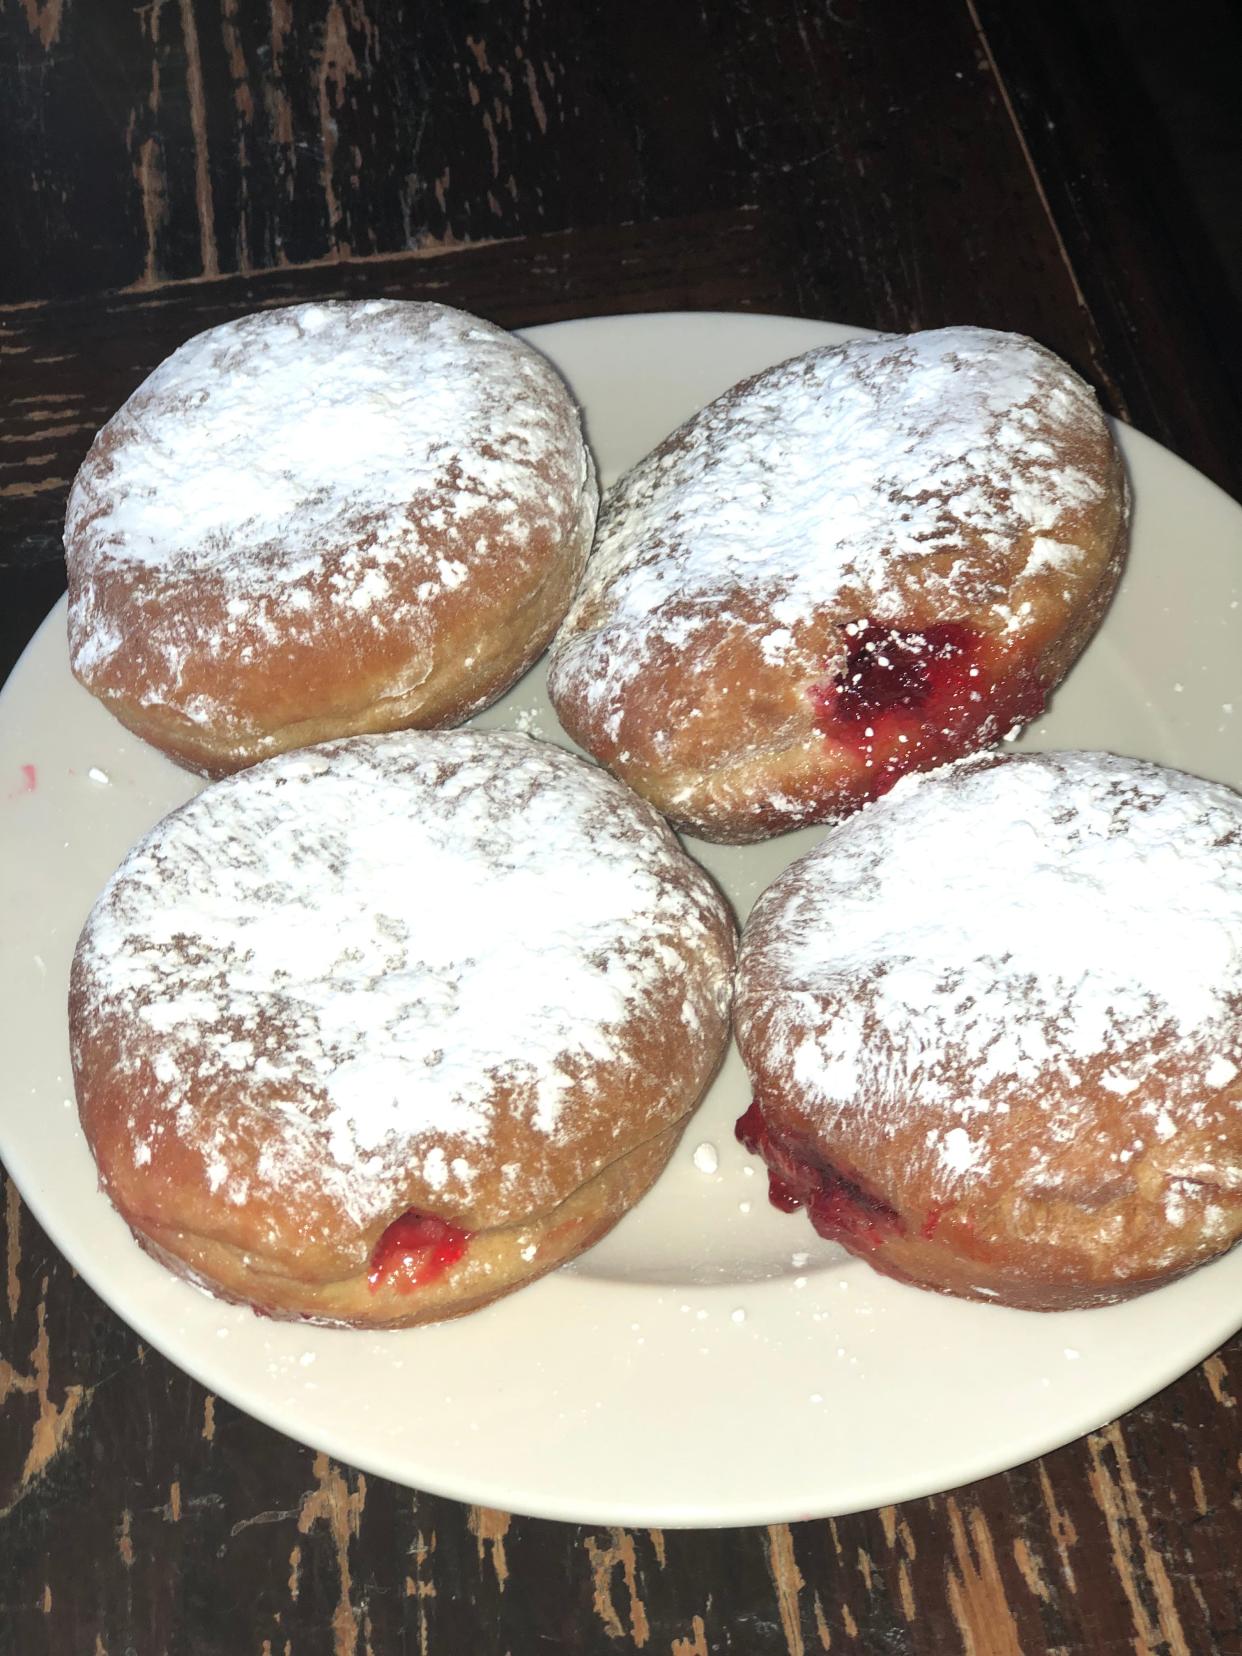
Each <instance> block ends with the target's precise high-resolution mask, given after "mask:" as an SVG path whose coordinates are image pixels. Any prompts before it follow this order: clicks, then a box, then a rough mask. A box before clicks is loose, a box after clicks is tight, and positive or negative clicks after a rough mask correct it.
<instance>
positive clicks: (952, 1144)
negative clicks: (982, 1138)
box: [940, 1127, 983, 1173]
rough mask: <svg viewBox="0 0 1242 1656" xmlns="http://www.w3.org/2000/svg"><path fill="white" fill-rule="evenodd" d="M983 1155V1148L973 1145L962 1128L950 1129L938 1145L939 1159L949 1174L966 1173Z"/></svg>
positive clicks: (968, 1135)
mask: <svg viewBox="0 0 1242 1656" xmlns="http://www.w3.org/2000/svg"><path fill="white" fill-rule="evenodd" d="M982 1155H983V1146H982V1145H979V1144H976V1143H974V1141H973V1140H972V1139H971V1136H970V1134H969V1133H968V1132H967V1131H966V1129H965V1128H964V1127H952V1128H950V1130H949V1131H948V1132H947V1133H946V1134H945V1135H944V1138H943V1140H942V1141H941V1145H940V1159H941V1161H942V1162H943V1163H944V1165H945V1167H946V1168H948V1170H949V1172H950V1173H967V1172H969V1171H970V1169H971V1168H972V1167H974V1166H975V1164H976V1162H978V1161H979V1159H980V1158H981V1156H982Z"/></svg>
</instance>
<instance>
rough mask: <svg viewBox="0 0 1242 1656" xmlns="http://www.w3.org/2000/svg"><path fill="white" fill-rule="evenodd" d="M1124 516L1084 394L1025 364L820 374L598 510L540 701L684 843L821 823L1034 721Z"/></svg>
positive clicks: (1108, 576)
mask: <svg viewBox="0 0 1242 1656" xmlns="http://www.w3.org/2000/svg"><path fill="white" fill-rule="evenodd" d="M1126 518H1127V507H1126V488H1125V480H1124V475H1123V472H1122V467H1121V462H1120V458H1119V456H1118V453H1117V450H1116V447H1115V445H1114V443H1113V440H1112V437H1111V435H1110V433H1109V430H1108V427H1107V425H1106V423H1105V421H1104V418H1103V416H1102V415H1101V413H1100V410H1099V407H1098V405H1097V403H1096V400H1095V398H1094V396H1093V395H1092V393H1091V391H1090V389H1089V388H1088V387H1087V386H1086V385H1084V384H1083V382H1082V381H1081V380H1080V379H1078V377H1077V376H1076V375H1075V374H1074V373H1072V372H1071V370H1070V369H1069V368H1067V367H1066V365H1065V364H1064V363H1063V362H1060V361H1059V360H1058V359H1057V358H1056V357H1054V356H1053V355H1052V354H1051V353H1050V352H1048V351H1046V350H1043V349H1042V348H1041V347H1040V346H1038V345H1035V344H1033V343H1032V342H1031V341H1030V340H1027V339H1022V338H1019V337H1018V336H1016V335H1013V334H1002V333H994V332H991V331H989V330H987V329H982V328H944V329H940V330H938V331H936V332H931V333H919V334H911V335H909V336H908V337H895V336H880V337H873V338H867V339H858V340H852V341H850V342H849V343H847V344H844V345H835V346H828V347H825V348H822V349H819V350H814V351H810V352H808V353H807V354H806V355H805V356H801V357H796V358H794V359H793V360H792V361H790V362H786V363H783V364H781V365H780V366H778V367H775V368H771V369H768V370H767V371H766V372H765V373H761V374H758V375H756V376H755V377H754V378H753V379H750V380H747V381H746V382H744V383H743V384H741V385H739V386H736V387H735V388H734V389H733V390H732V391H729V392H727V393H726V394H725V395H724V396H723V397H720V398H718V399H717V400H716V401H715V402H714V403H712V404H711V405H710V406H709V407H708V408H706V409H704V410H703V411H702V412H701V413H700V414H698V415H696V416H695V417H694V418H693V419H692V420H690V421H689V422H688V423H687V424H686V425H684V426H682V427H681V429H680V430H679V431H676V432H674V433H673V435H672V436H671V437H669V438H667V439H666V440H665V441H664V442H663V443H661V444H660V445H659V447H658V448H657V449H655V450H654V452H653V453H651V454H650V455H648V456H647V458H646V459H645V460H642V461H640V463H639V464H638V465H637V466H636V467H635V468H634V469H633V470H632V471H631V472H630V473H629V474H628V475H627V476H626V477H624V478H623V479H622V480H621V481H620V482H619V483H618V484H617V485H616V487H615V488H614V489H612V490H611V491H610V493H609V495H608V496H607V498H606V500H605V502H604V507H603V510H602V512H601V515H600V522H599V532H598V536H597V540H596V546H595V550H594V552H593V553H592V556H591V560H590V563H589V564H588V566H587V574H586V578H585V580H584V582H583V585H582V587H581V590H580V592H579V595H578V597H577V598H576V600H575V601H574V604H573V606H572V608H571V610H570V613H569V615H568V616H567V618H566V621H565V625H564V627H563V628H562V630H561V633H560V635H559V636H558V638H557V640H556V643H555V644H554V646H553V652H552V659H551V672H550V678H549V687H550V690H551V694H552V699H553V701H554V703H555V705H556V708H557V712H558V714H559V715H560V718H561V721H562V723H563V724H564V725H565V728H566V729H567V730H568V731H569V733H570V735H571V736H573V738H574V739H575V741H577V742H579V743H580V744H581V745H582V746H584V747H586V748H587V749H589V750H590V752H591V753H593V754H594V755H595V756H596V757H597V758H598V759H600V760H602V761H603V762H604V763H605V764H607V765H608V766H610V767H611V768H612V769H613V770H614V771H615V772H616V773H617V774H618V775H619V776H621V777H623V778H624V779H625V780H626V781H627V782H629V783H630V785H631V786H632V787H634V788H636V789H637V790H638V792H639V793H641V794H643V795H644V797H645V798H647V799H650V800H652V801H653V802H654V803H655V804H656V805H658V806H659V807H660V809H661V810H662V811H665V812H666V813H667V814H668V815H669V816H670V817H671V818H672V819H673V820H674V822H676V823H677V824H678V825H680V826H681V827H684V828H687V829H689V830H690V832H692V833H696V834H701V835H704V836H705V837H706V838H708V839H719V840H737V841H742V840H755V839H762V838H765V837H767V836H769V835H771V834H775V833H779V832H782V831H783V830H785V829H787V828H791V827H796V826H797V825H799V824H801V823H807V822H822V821H832V820H836V819H837V818H839V817H841V816H843V815H844V814H846V813H847V812H849V811H850V810H852V809H854V808H855V807H857V806H858V805H859V804H861V803H862V802H863V801H864V800H866V799H869V798H872V797H875V796H876V795H878V794H880V793H882V792H883V791H884V790H885V789H886V788H888V787H890V786H891V785H892V783H893V782H894V781H895V780H896V779H897V777H898V776H900V775H902V774H903V773H904V772H906V771H908V770H923V769H928V768H930V767H931V766H934V765H936V764H939V763H941V762H942V761H944V760H946V759H950V758H954V757H956V756H957V755H959V754H962V753H964V752H969V751H971V750H973V749H976V748H979V747H983V746H986V745H988V744H989V743H991V742H994V741H996V740H998V739H999V738H1000V737H1001V736H1003V735H1004V734H1005V733H1006V731H1008V730H1009V729H1010V728H1011V727H1012V726H1013V725H1015V724H1020V723H1021V722H1023V721H1024V720H1027V719H1029V718H1031V717H1033V716H1034V715H1035V714H1037V713H1038V712H1039V711H1040V710H1041V709H1042V707H1043V703H1044V699H1045V697H1046V696H1047V695H1048V693H1049V691H1050V690H1052V689H1053V687H1054V686H1055V685H1056V684H1058V683H1059V682H1060V680H1061V679H1062V677H1063V676H1064V674H1065V673H1066V671H1067V670H1068V669H1069V667H1070V665H1071V663H1072V662H1073V661H1074V659H1075V657H1076V656H1077V655H1078V653H1079V652H1080V651H1081V649H1082V648H1083V646H1084V645H1085V643H1086V642H1087V640H1088V639H1089V638H1090V636H1091V634H1092V633H1093V632H1094V631H1095V629H1096V627H1097V626H1098V624H1099V622H1100V620H1101V618H1102V616H1103V613H1104V610H1105V608H1106V606H1107V603H1108V600H1109V597H1110V596H1111V594H1112V591H1113V588H1114V586H1115V584H1116V581H1117V577H1118V574H1119V571H1120V567H1121V561H1122V557H1123V553H1124V547H1125V539H1126Z"/></svg>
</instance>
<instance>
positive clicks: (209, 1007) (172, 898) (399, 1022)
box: [74, 731, 731, 1225]
mask: <svg viewBox="0 0 1242 1656" xmlns="http://www.w3.org/2000/svg"><path fill="white" fill-rule="evenodd" d="M725 912H726V911H725V908H724V903H723V899H722V898H721V897H720V896H719V894H718V893H717V892H716V890H715V888H714V887H713V886H712V885H711V882H710V881H709V880H708V878H707V876H706V875H705V874H703V873H702V871H701V870H698V869H697V868H696V867H695V866H694V865H693V864H691V863H690V862H689V860H688V859H687V858H685V857H684V855H683V854H682V853H681V851H680V849H679V848H678V846H677V844H676V842H675V841H674V840H673V838H672V836H671V834H669V833H668V831H667V830H666V829H665V827H664V825H663V823H662V822H661V820H660V819H659V817H658V816H657V815H656V813H655V812H654V811H652V810H650V808H649V807H647V806H645V805H643V804H642V803H641V802H640V801H638V800H635V799H632V797H631V796H629V795H628V794H627V793H626V791H625V790H624V789H623V788H622V787H621V785H620V784H618V783H617V782H615V781H614V780H613V779H612V778H610V777H608V776H606V775H605V774H604V773H603V772H600V771H598V770H596V769H595V768H594V767H592V766H590V765H588V764H586V763H585V762H584V761H582V760H580V759H578V758H576V757H575V756H573V755H570V754H567V753H565V752H564V751H562V750H561V749H559V748H555V747H552V746H549V745H547V744H544V743H540V742H536V741H533V740H531V739H530V738H528V737H525V736H521V735H515V734H511V733H476V732H464V731H463V732H455V733H452V734H424V733H412V732H411V733H404V734H400V735H394V736H386V737H362V738H356V739H353V740H350V741H345V742H340V743H332V744H326V745H325V746H323V747H319V748H312V749H306V750H302V751H299V752H294V753H289V754H286V755H283V756H281V757H280V758H277V759H274V760H271V761H268V762H266V763H265V764H263V765H261V766H258V767H256V768H255V769H252V770H249V771H245V772H242V773H241V774H239V775H237V776H235V777H232V778H229V779H228V780H226V781H224V782H221V783H218V784H216V785H215V786H213V787H211V788H209V789H207V790H206V791H205V792H203V793H201V794H199V795H198V796H197V797H196V798H195V799H194V800H192V801H191V802H190V803H189V804H188V805H187V806H185V807H183V808H182V809H181V810H180V811H177V812H175V813H174V814H173V815H172V816H170V817H168V818H166V819H165V820H164V821H163V822H162V823H160V824H159V825H157V827H156V828H155V829H154V830H153V831H152V832H151V833H150V834H149V835H148V836H147V837H146V838H145V839H144V840H143V841H141V842H140V843H139V844H138V845H137V846H136V847H135V848H134V850H133V851H131V853H130V854H129V856H128V857H127V858H126V860H125V862H124V863H123V864H122V865H121V867H120V869H119V870H118V871H117V873H116V874H115V875H114V876H113V878H112V880H111V882H110V883H109V885H108V886H107V887H106V889H105V891H104V893H103V894H102V896H101V897H100V899H99V901H98V903H97V904H96V906H95V909H94V910H93V912H92V915H91V918H90V920H89V921H88V924H87V927H86V929H85V931H84V933H83V937H82V940H81V943H80V945H79V951H78V957H77V960H76V962H75V973H74V985H75V987H74V996H75V1003H76V1022H77V1026H78V1027H79V1028H80V1029H85V1030H88V1031H91V1032H92V1033H93V1032H95V1031H97V1030H98V1029H99V1027H100V1026H101V1025H107V1024H108V1023H109V1022H115V1023H116V1024H117V1026H118V1027H119V1029H120V1030H121V1031H122V1036H121V1038H120V1039H119V1040H118V1050H119V1053H120V1057H119V1058H118V1060H117V1061H118V1062H119V1063H121V1064H122V1066H128V1071H129V1073H131V1074H132V1076H133V1085H134V1086H135V1088H138V1089H143V1090H144V1091H145V1092H146V1094H147V1095H148V1096H150V1097H153V1098H154V1099H155V1101H156V1102H155V1110H154V1126H153V1127H152V1129H151V1131H152V1133H153V1135H154V1136H156V1137H157V1138H158V1137H159V1136H160V1135H163V1134H167V1135H170V1136H172V1137H174V1138H177V1139H179V1140H180V1141H182V1142H184V1143H185V1144H188V1145H190V1146H192V1147H194V1148H196V1149H197V1150H198V1151H199V1152H200V1154H201V1155H202V1157H203V1160H204V1163H205V1167H206V1176H207V1180H208V1183H209V1185H210V1186H211V1188H212V1189H213V1190H215V1189H219V1188H221V1187H223V1188H224V1190H225V1194H226V1198H227V1199H228V1200H230V1201H236V1202H239V1203H240V1202H244V1201H246V1200H247V1198H248V1195H249V1191H248V1187H247V1181H248V1179H250V1178H256V1177H257V1178H258V1179H259V1180H260V1181H261V1182H262V1184H263V1185H264V1187H265V1189H266V1190H267V1191H268V1192H269V1193H270V1191H271V1190H273V1189H275V1190H281V1189H283V1188H286V1187H287V1188H289V1190H290V1191H293V1190H296V1188H297V1187H298V1186H299V1185H300V1184H302V1183H305V1182H310V1183H312V1184H320V1183H322V1185H323V1186H324V1188H326V1189H327V1190H329V1191H330V1192H332V1193H333V1195H334V1197H335V1199H336V1200H337V1201H338V1202H339V1204H340V1206H341V1208H342V1209H343V1211H344V1212H345V1213H347V1214H348V1215H349V1216H350V1218H351V1219H352V1220H354V1221H355V1222H356V1223H358V1224H359V1225H366V1224H367V1223H369V1222H370V1221H371V1220H373V1219H374V1217H375V1216H376V1215H380V1214H384V1213H386V1212H387V1211H388V1209H389V1208H390V1207H391V1205H392V1203H393V1200H394V1191H395V1190H399V1189H400V1188H401V1185H402V1181H403V1180H404V1179H405V1177H406V1174H407V1170H408V1169H409V1168H410V1167H411V1166H412V1167H414V1168H415V1169H417V1170H418V1173H419V1176H420V1177H421V1180H422V1181H423V1185H424V1186H425V1187H426V1188H427V1189H429V1190H430V1191H433V1192H444V1193H446V1195H447V1196H448V1197H450V1198H456V1199H458V1200H468V1199H469V1197H470V1196H471V1193H472V1189H473V1186H474V1182H475V1179H476V1173H477V1165H476V1164H477V1160H478V1158H479V1156H484V1157H486V1156H488V1155H492V1156H493V1157H494V1155H495V1150H494V1142H493V1141H494V1133H495V1131H496V1128H497V1115H496V1112H497V1110H502V1111H503V1112H507V1115H508V1117H509V1118H510V1120H511V1123H512V1122H514V1121H520V1122H522V1123H523V1124H524V1130H525V1131H526V1133H527V1135H528V1138H529V1141H530V1143H531V1144H533V1145H534V1146H535V1150H534V1151H532V1152H531V1154H532V1159H536V1158H537V1154H538V1146H539V1145H540V1144H541V1143H552V1142H554V1141H556V1140H557V1139H558V1136H560V1135H563V1134H564V1133H565V1132H566V1131H567V1130H569V1129H572V1130H579V1128H580V1123H578V1124H575V1123H567V1121H566V1119H565V1113H564V1112H565V1109H566V1107H567V1105H568V1104H569V1103H571V1102H573V1101H574V1100H576V1101H577V1102H576V1104H575V1107H576V1108H580V1107H581V1097H582V1093H583V1085H584V1084H583V1080H582V1078H583V1076H584V1074H587V1075H589V1073H590V1071H591V1066H592V1065H596V1064H601V1063H602V1064H605V1065H607V1064H609V1063H612V1062H613V1061H614V1060H615V1061H624V1053H625V1050H626V1048H625V1043H624V1041H623V1040H622V1038H621V1037H622V1032H623V1031H624V1030H625V1029H626V1026H627V1025H630V1024H632V1022H633V1021H634V1020H635V1019H638V1020H641V1019H642V1018H643V1017H644V1015H645V1014H649V1015H653V1016H654V1015H663V1013H664V1009H665V1008H666V1006H667V1003H668V1001H669V998H670V995H671V996H672V997H673V1004H674V1006H680V1007H681V1010H682V1018H683V1022H684V1026H685V1039H686V1041H687V1043H688V1044H689V1045H690V1046H691V1047H693V1046H694V1045H695V1043H696V1042H697V1041H699V1040H700V1031H701V1030H702V1027H703V1025H704V1024H705V1022H707V1021H708V1019H707V1014H708V1013H709V1012H710V1014H711V1017H712V1019H713V1020H714V1022H715V1027H716V1028H718V1027H719V1019H720V1017H721V1016H722V1015H723V1011H724V1009H725V1008H726V1007H727V1002H728V995H729V991H730V987H731V984H730V966H731V958H730V956H729V951H728V950H727V949H725V948H722V947H721V943H720V939H721V936H722V935H727V930H728V926H727V921H725V919H724V915H725ZM687 957H688V958H690V959H695V958H696V957H698V958H701V961H702V969H701V971H699V972H698V973H697V974H696V973H695V972H686V970H685V961H686V959H687ZM670 982H671V983H672V986H673V987H672V989H671V990H670ZM712 1040H714V1035H713V1036H710V1037H709V1036H706V1035H703V1036H702V1042H703V1044H704V1045H705V1046H706V1045H707V1044H709V1043H710V1041H712ZM215 1078H218V1086H217V1085H214V1084H213V1082H214V1081H215ZM588 1085H589V1083H588ZM231 1091H234V1092H237V1093H238V1094H239V1095H241V1096H244V1097H245V1098H247V1099H248V1101H249V1104H248V1107H253V1108H254V1109H257V1110H259V1111H260V1113H261V1116H262V1120H263V1123H264V1126H263V1134H264V1136H265V1147H264V1148H263V1149H262V1151H261V1153H260V1154H259V1157H258V1162H257V1168H251V1167H250V1165H249V1163H246V1164H245V1166H246V1168H247V1169H248V1170H247V1171H246V1172H244V1173H242V1172H239V1171H238V1168H239V1166H241V1165H242V1163H241V1162H239V1160H238V1158H237V1156H236V1155H235V1154H234V1152H235V1148H236V1144H235V1138H236V1132H237V1123H236V1119H235V1115H234V1113H233V1112H232V1110H231V1108H230V1107H228V1106H229V1099H230V1094H231ZM498 1100H499V1101H500V1102H498ZM681 1107H682V1108H684V1105H682V1106H681ZM663 1125H665V1123H663V1122H660V1123H657V1124H656V1126H655V1127H654V1128H653V1129H652V1130H653V1131H654V1130H656V1129H657V1128H658V1127H660V1126H663ZM151 1152H152V1145H151V1144H150V1142H148V1141H147V1140H146V1139H144V1138H143V1137H142V1136H139V1138H138V1140H137V1142H136V1143H135V1145H134V1156H135V1159H136V1160H138V1161H142V1160H146V1159H150V1156H151ZM157 1156H158V1149H157ZM521 1173H522V1177H523V1178H524V1179H526V1180H527V1181H530V1182H531V1183H532V1184H533V1185H534V1186H536V1187H537V1186H538V1183H539V1169H538V1166H537V1165H535V1166H530V1167H524V1168H522V1169H521Z"/></svg>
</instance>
